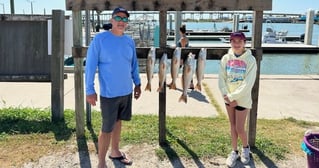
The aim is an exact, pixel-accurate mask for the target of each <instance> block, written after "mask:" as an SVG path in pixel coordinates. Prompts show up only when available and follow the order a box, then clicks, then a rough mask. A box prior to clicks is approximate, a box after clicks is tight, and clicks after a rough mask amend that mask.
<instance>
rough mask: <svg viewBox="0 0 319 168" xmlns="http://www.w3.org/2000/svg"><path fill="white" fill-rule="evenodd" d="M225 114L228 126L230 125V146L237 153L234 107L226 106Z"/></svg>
mask: <svg viewBox="0 0 319 168" xmlns="http://www.w3.org/2000/svg"><path fill="white" fill-rule="evenodd" d="M226 109H227V113H228V119H229V124H230V135H231V144H232V148H233V150H234V151H237V150H238V149H237V139H238V134H237V130H236V125H237V123H236V121H237V120H236V118H237V117H236V111H235V108H234V107H230V106H228V105H226Z"/></svg>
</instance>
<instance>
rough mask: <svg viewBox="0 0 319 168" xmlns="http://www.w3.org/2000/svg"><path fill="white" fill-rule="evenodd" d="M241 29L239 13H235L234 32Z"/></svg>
mask: <svg viewBox="0 0 319 168" xmlns="http://www.w3.org/2000/svg"><path fill="white" fill-rule="evenodd" d="M238 30H239V14H234V15H233V32H237V31H238Z"/></svg>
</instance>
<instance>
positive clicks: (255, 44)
mask: <svg viewBox="0 0 319 168" xmlns="http://www.w3.org/2000/svg"><path fill="white" fill-rule="evenodd" d="M254 18H255V20H254V21H253V39H252V48H253V49H255V50H256V54H255V58H256V62H257V73H256V80H255V84H254V86H253V89H252V93H251V94H252V100H253V104H252V109H251V111H250V113H249V115H248V121H247V127H248V143H249V145H250V146H252V147H253V146H255V143H256V131H257V129H256V126H257V111H258V95H259V80H260V64H261V60H262V54H263V50H262V47H261V43H262V39H261V36H260V34H261V33H262V22H263V11H255V12H254Z"/></svg>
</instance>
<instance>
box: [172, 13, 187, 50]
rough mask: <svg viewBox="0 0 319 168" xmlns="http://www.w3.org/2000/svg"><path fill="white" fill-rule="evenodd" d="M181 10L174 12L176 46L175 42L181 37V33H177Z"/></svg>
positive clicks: (180, 21) (180, 20)
mask: <svg viewBox="0 0 319 168" xmlns="http://www.w3.org/2000/svg"><path fill="white" fill-rule="evenodd" d="M182 20H183V18H182V11H176V13H175V31H174V32H175V45H176V46H177V43H178V41H179V39H180V38H181V35H180V34H179V28H180V27H181V25H182ZM186 30H187V25H186Z"/></svg>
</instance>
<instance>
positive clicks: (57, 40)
mask: <svg viewBox="0 0 319 168" xmlns="http://www.w3.org/2000/svg"><path fill="white" fill-rule="evenodd" d="M64 25H65V19H64V11H62V10H53V11H52V56H51V113H52V115H51V120H52V121H61V120H63V119H64V77H63V73H64Z"/></svg>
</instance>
